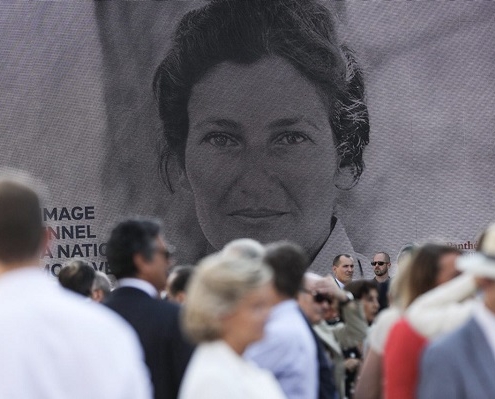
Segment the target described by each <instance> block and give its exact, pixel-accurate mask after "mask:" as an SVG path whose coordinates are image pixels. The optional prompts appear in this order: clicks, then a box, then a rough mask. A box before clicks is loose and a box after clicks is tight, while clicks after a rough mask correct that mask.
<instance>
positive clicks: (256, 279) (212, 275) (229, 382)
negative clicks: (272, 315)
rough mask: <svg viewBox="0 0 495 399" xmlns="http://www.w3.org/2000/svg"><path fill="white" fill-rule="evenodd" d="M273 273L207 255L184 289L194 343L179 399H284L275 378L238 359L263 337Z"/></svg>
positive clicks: (252, 262)
mask: <svg viewBox="0 0 495 399" xmlns="http://www.w3.org/2000/svg"><path fill="white" fill-rule="evenodd" d="M271 279H272V273H271V271H270V269H269V268H268V267H267V266H265V265H264V264H263V263H262V262H261V260H260V259H240V258H239V257H228V256H225V255H212V256H210V257H208V258H206V259H204V260H203V261H202V262H201V263H200V265H199V266H198V268H197V270H196V273H195V275H194V277H193V279H192V281H191V283H190V284H189V287H188V302H187V305H186V306H185V310H184V314H183V316H184V317H183V322H184V328H185V331H186V333H187V334H188V335H189V337H190V338H191V339H192V340H193V341H194V342H196V343H197V344H199V346H198V348H197V349H196V352H195V353H194V355H193V357H192V359H191V362H190V363H189V366H188V368H187V371H186V374H185V377H184V380H183V383H182V386H181V389H180V393H179V399H197V398H203V399H210V398H211V399H223V398H225V399H236V398H239V399H241V398H242V399H267V398H270V399H283V398H285V396H284V394H283V392H282V390H281V389H280V387H279V385H278V383H277V382H276V380H275V378H274V377H273V376H272V375H271V374H270V373H269V372H267V371H264V370H261V369H259V368H257V367H256V366H255V365H254V364H252V363H249V362H247V361H246V360H244V359H243V358H242V354H243V352H244V350H245V349H246V347H247V346H248V345H249V344H251V343H253V342H255V341H258V340H259V339H261V338H262V337H263V329H264V325H265V322H266V320H267V318H268V314H269V311H270V308H271V302H272V295H273V288H272V285H271Z"/></svg>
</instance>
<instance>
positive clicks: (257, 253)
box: [222, 238, 265, 259]
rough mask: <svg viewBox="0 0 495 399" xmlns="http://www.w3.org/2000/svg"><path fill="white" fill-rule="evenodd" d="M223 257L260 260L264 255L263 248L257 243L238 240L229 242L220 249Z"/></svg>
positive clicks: (242, 239) (247, 239) (243, 239)
mask: <svg viewBox="0 0 495 399" xmlns="http://www.w3.org/2000/svg"><path fill="white" fill-rule="evenodd" d="M222 254H223V255H224V256H231V257H242V258H246V259H249V258H261V257H263V255H264V254H265V247H263V245H261V244H260V243H259V242H258V241H256V240H253V239H250V238H239V239H237V240H234V241H231V242H229V243H228V244H227V245H225V247H223V249H222Z"/></svg>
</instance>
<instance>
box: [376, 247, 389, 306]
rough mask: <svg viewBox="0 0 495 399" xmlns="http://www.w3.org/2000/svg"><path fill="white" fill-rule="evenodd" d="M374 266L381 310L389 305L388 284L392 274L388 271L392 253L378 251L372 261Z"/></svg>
mask: <svg viewBox="0 0 495 399" xmlns="http://www.w3.org/2000/svg"><path fill="white" fill-rule="evenodd" d="M371 266H373V272H374V273H375V277H374V280H375V281H376V282H377V284H378V303H379V304H380V309H379V310H378V311H379V312H380V311H381V310H382V309H385V308H387V307H388V286H389V284H390V276H389V275H388V271H389V269H390V266H391V263H390V255H389V254H387V253H386V252H377V253H376V254H375V256H373V261H372V262H371Z"/></svg>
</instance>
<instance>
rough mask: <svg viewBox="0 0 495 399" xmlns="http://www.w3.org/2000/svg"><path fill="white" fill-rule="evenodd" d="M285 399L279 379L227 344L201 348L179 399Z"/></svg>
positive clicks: (189, 369) (220, 343)
mask: <svg viewBox="0 0 495 399" xmlns="http://www.w3.org/2000/svg"><path fill="white" fill-rule="evenodd" d="M198 398H201V399H285V396H284V393H283V392H282V390H281V388H280V386H279V385H278V383H277V381H276V380H275V378H274V377H273V376H272V374H271V373H270V372H268V371H265V370H262V369H260V368H258V367H257V366H256V365H254V364H253V363H250V362H248V361H246V360H244V359H243V358H242V357H241V356H239V355H238V354H237V353H235V352H234V351H233V350H232V349H231V348H230V347H229V346H228V345H227V344H226V343H225V342H224V341H214V342H209V343H204V344H201V345H200V346H199V347H198V348H197V349H196V351H195V352H194V354H193V357H192V359H191V361H190V362H189V366H188V367H187V370H186V373H185V375H184V379H183V380H182V385H181V388H180V391H179V399H198Z"/></svg>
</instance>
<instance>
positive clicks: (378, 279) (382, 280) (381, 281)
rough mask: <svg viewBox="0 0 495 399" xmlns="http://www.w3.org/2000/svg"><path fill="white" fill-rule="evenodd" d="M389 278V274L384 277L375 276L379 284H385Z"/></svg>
mask: <svg viewBox="0 0 495 399" xmlns="http://www.w3.org/2000/svg"><path fill="white" fill-rule="evenodd" d="M389 278H390V277H389V276H388V273H387V274H384V275H383V276H377V275H375V280H376V281H378V282H379V283H384V282H385V281H387V280H388V279H389Z"/></svg>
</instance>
